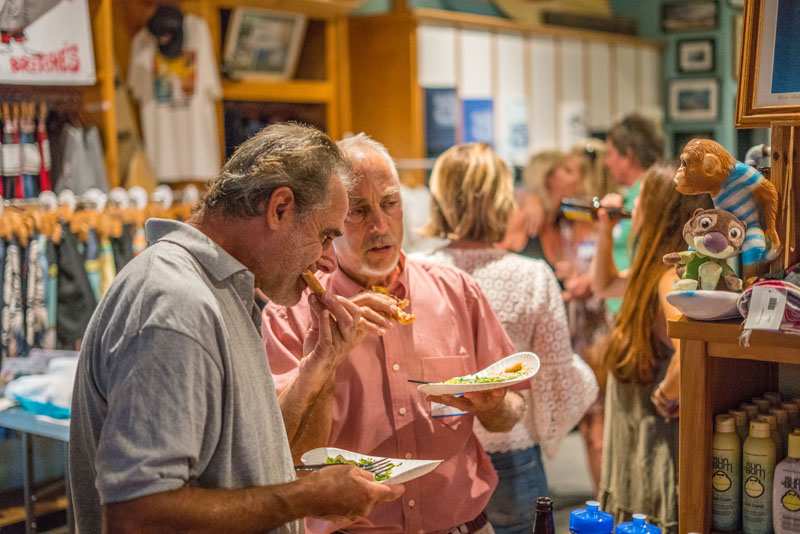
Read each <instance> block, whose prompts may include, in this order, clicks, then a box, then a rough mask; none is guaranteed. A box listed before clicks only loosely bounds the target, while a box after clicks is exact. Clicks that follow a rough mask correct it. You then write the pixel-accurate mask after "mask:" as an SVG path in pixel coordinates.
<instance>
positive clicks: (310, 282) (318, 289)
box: [302, 271, 325, 297]
mask: <svg viewBox="0 0 800 534" xmlns="http://www.w3.org/2000/svg"><path fill="white" fill-rule="evenodd" d="M302 276H303V281H304V282H305V283H306V285H307V286H308V288H309V289H310V290H311V291H312V292H313V293H314V294H315V295H318V296H320V297H321V296H322V295H324V294H325V288H324V287H322V284H320V283H319V280H317V277H316V276H314V273H312V272H311V271H303V274H302Z"/></svg>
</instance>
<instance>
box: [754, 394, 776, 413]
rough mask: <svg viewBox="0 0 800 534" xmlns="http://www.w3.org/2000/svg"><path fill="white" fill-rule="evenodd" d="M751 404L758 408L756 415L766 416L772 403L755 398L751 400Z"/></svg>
mask: <svg viewBox="0 0 800 534" xmlns="http://www.w3.org/2000/svg"><path fill="white" fill-rule="evenodd" d="M753 404H755V405H756V406H758V413H763V414H767V413H769V409H770V408H772V403H771V402H770V401H768V400H767V399H762V398H757V399H753Z"/></svg>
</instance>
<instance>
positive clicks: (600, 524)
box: [569, 501, 614, 534]
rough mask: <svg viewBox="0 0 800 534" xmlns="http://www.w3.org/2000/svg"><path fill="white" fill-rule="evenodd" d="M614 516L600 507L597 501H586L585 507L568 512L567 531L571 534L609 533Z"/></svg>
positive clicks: (612, 526)
mask: <svg viewBox="0 0 800 534" xmlns="http://www.w3.org/2000/svg"><path fill="white" fill-rule="evenodd" d="M613 530H614V516H613V515H611V514H607V513H605V512H604V511H602V510H601V509H600V503H599V502H597V501H586V508H580V509H578V510H573V511H572V512H570V514H569V531H570V532H571V533H572V534H611V532H612V531H613Z"/></svg>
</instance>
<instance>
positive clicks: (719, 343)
mask: <svg viewBox="0 0 800 534" xmlns="http://www.w3.org/2000/svg"><path fill="white" fill-rule="evenodd" d="M740 333H741V323H740V322H739V321H736V322H713V323H712V322H700V321H692V320H688V319H685V318H684V319H681V320H679V321H671V322H670V323H669V335H670V337H672V338H678V339H680V358H681V418H680V453H679V460H680V471H679V481H680V482H679V487H680V490H679V531H680V533H681V534H687V533H689V532H702V533H708V532H711V480H710V476H709V475H710V472H711V441H712V436H713V427H712V424H713V418H714V415H716V414H718V413H723V412H726V411H728V410H730V409H733V408H735V407H738V406H739V404H740V403H741V402H743V401H746V400H749V399H750V398H752V397H756V396H760V395H761V394H762V393H764V392H766V391H777V390H778V371H779V364H800V336H795V335H790V334H781V333H773V332H763V331H754V332H753V334H752V337H751V339H750V346H749V347H747V348H745V347H742V346H740V345H739V334H740ZM643 476H646V474H643Z"/></svg>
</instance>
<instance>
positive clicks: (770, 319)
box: [744, 286, 786, 330]
mask: <svg viewBox="0 0 800 534" xmlns="http://www.w3.org/2000/svg"><path fill="white" fill-rule="evenodd" d="M784 309H786V294H785V293H784V292H783V291H780V290H779V289H776V288H774V287H768V286H756V287H754V288H753V293H752V294H751V295H750V309H749V311H748V312H747V320H746V321H745V322H744V328H745V330H780V327H781V322H782V321H783V311H784Z"/></svg>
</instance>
